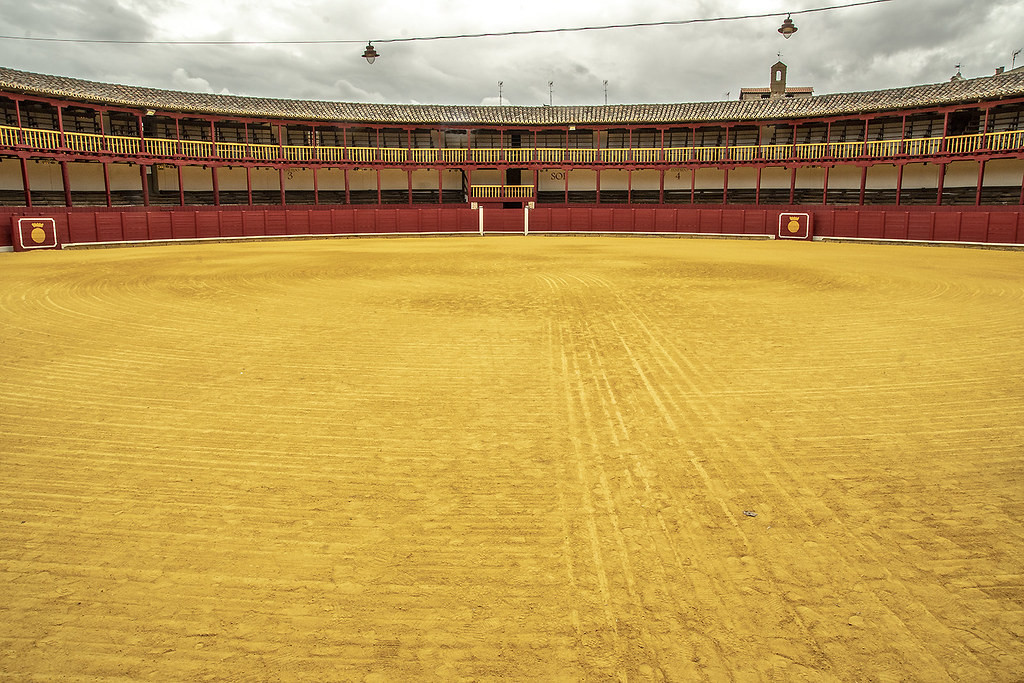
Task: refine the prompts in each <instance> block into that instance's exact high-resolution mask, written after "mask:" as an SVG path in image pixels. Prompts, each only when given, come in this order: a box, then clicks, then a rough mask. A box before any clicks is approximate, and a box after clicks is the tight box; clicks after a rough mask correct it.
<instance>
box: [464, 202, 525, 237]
mask: <svg viewBox="0 0 1024 683" xmlns="http://www.w3.org/2000/svg"><path fill="white" fill-rule="evenodd" d="M477 210H478V211H479V212H480V234H481V235H528V234H529V232H530V206H529V205H528V204H525V203H523V204H513V205H512V206H509V203H507V202H505V203H500V202H487V203H480V204H479V205H478V209H477Z"/></svg>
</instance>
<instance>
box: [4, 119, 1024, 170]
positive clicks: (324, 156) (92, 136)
mask: <svg viewBox="0 0 1024 683" xmlns="http://www.w3.org/2000/svg"><path fill="white" fill-rule="evenodd" d="M0 147H8V148H18V147H26V148H30V149H35V150H52V151H61V150H71V151H74V152H81V153H84V154H103V153H108V154H117V155H123V156H134V155H139V154H143V155H148V156H154V157H181V156H183V157H188V158H193V159H204V160H207V159H226V160H234V159H240V160H251V161H292V162H313V161H321V162H335V163H344V162H349V163H384V164H405V163H416V164H426V163H431V164H432V163H437V162H439V161H440V162H441V163H446V164H462V163H467V162H472V163H477V164H496V163H511V164H527V163H534V162H536V163H543V164H566V163H568V164H594V163H603V164H627V163H635V164H657V163H667V164H679V163H694V162H696V163H715V162H722V161H739V162H743V161H786V160H815V159H852V158H889V157H898V156H909V157H927V156H932V155H936V154H943V153H945V154H970V153H973V152H978V151H1000V152H1001V151H1007V150H1019V149H1024V130H1011V131H1000V132H997V133H975V134H972V135H952V136H948V137H946V138H942V137H930V138H908V139H902V140H868V141H865V142H812V143H797V144H782V145H737V146H733V147H726V146H709V147H704V146H692V147H666V148H664V149H658V148H637V149H628V148H615V147H612V148H604V149H579V148H569V149H563V148H561V147H539V148H533V147H514V148H507V149H500V148H489V147H480V148H474V149H463V148H457V147H456V148H445V149H434V148H419V149H406V148H402V147H347V148H346V147H321V146H314V145H275V144H256V143H240V142H217V143H214V142H207V141H202V140H169V139H163V138H145V139H142V138H135V137H127V136H115V135H101V134H96V133H70V132H68V133H60V132H59V131H55V130H40V129H35V128H18V127H16V126H0Z"/></svg>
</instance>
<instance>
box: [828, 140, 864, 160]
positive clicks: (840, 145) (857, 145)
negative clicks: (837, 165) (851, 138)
mask: <svg viewBox="0 0 1024 683" xmlns="http://www.w3.org/2000/svg"><path fill="white" fill-rule="evenodd" d="M828 152H829V155H830V156H833V157H835V158H837V159H852V158H854V157H859V156H860V155H861V154H863V152H864V143H863V142H830V143H828Z"/></svg>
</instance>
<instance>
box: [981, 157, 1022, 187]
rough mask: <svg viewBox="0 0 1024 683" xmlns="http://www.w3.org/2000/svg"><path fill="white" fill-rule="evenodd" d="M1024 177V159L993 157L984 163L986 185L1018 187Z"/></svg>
mask: <svg viewBox="0 0 1024 683" xmlns="http://www.w3.org/2000/svg"><path fill="white" fill-rule="evenodd" d="M1022 179H1024V159H995V160H993V161H990V162H988V163H987V164H985V185H986V186H987V187H1006V186H1010V187H1020V186H1021V181H1022Z"/></svg>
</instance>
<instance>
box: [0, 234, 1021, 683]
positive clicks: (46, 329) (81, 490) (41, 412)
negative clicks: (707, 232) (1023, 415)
mask: <svg viewBox="0 0 1024 683" xmlns="http://www.w3.org/2000/svg"><path fill="white" fill-rule="evenodd" d="M1022 310H1024V279H1022V278H1021V254H1020V253H1019V252H1011V251H996V250H977V249H951V248H928V247H920V246H879V245H864V244H818V243H809V242H787V241H782V240H775V241H737V240H728V241H726V240H692V239H624V238H614V237H586V238H581V237H551V236H530V237H522V236H518V237H516V236H506V237H498V236H493V237H492V236H485V237H482V238H481V237H479V236H464V237H453V238H446V239H416V238H408V239H376V240H320V241H312V240H308V241H274V242H262V243H235V244H224V243H221V244H204V245H174V246H155V247H149V248H139V249H103V250H85V251H81V250H75V251H39V252H35V253H30V254H6V255H3V256H2V267H0V343H2V345H3V348H4V349H5V352H4V354H3V356H2V357H0V358H2V360H3V372H2V373H0V399H2V401H3V403H4V405H5V409H4V411H3V416H2V418H0V425H2V430H3V434H4V437H3V446H2V451H3V461H2V462H3V486H2V498H3V505H2V511H3V532H2V533H3V538H2V543H0V553H2V562H0V593H2V596H3V599H2V600H0V614H2V618H0V624H2V626H0V640H2V642H3V648H2V649H0V652H2V654H0V671H3V673H4V677H5V678H8V679H11V680H78V679H148V680H205V679H219V680H295V679H304V680H367V681H383V680H396V681H397V680H412V679H439V680H494V679H499V678H512V679H546V680H552V679H553V680H677V681H679V680H756V679H760V680H780V681H782V680H786V681H791V680H927V681H938V680H975V681H978V680H1002V681H1011V680H1018V679H1019V676H1020V672H1021V671H1022V670H1024V645H1022V642H1024V607H1022V601H1024V593H1022V588H1021V586H1022V577H1021V566H1022V564H1021V549H1022V547H1024V538H1022V536H1024V532H1022V527H1021V520H1022V515H1024V509H1022V504H1021V501H1020V495H1021V490H1022V489H1021V482H1022V476H1021V475H1022V470H1021V467H1022V465H1021V452H1022V446H1024V431H1022V424H1021V419H1020V407H1021V405H1022V399H1024V396H1022V393H1024V389H1022V385H1021V382H1020V377H1021V376H1022V373H1024V351H1022V349H1021V345H1020V339H1021V338H1022V336H1024V322H1022V321H1024V318H1022V316H1021V313H1022ZM748 513H750V514H748Z"/></svg>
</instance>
